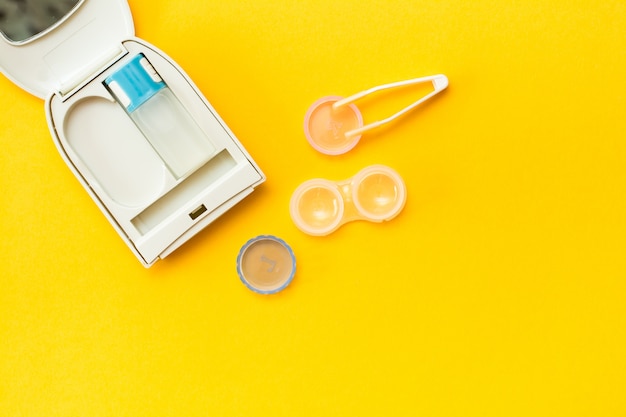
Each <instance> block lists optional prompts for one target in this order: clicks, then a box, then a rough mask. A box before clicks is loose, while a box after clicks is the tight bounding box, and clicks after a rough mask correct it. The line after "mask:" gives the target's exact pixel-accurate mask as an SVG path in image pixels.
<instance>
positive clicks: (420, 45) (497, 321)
mask: <svg viewBox="0 0 626 417" xmlns="http://www.w3.org/2000/svg"><path fill="white" fill-rule="evenodd" d="M130 6H131V9H132V12H133V15H134V19H135V24H136V33H137V36H139V37H141V38H143V39H145V40H147V41H148V42H150V43H152V44H154V45H156V46H158V47H159V48H161V49H163V50H164V51H165V52H166V53H168V54H169V55H170V56H171V57H172V58H173V59H174V60H175V61H176V62H178V63H179V64H180V65H181V66H182V67H183V68H184V69H185V70H186V71H187V72H188V74H189V75H190V76H191V77H192V79H193V80H194V81H195V82H196V83H197V85H198V86H199V88H200V89H201V90H202V91H203V93H204V94H205V95H206V96H207V98H208V99H209V101H210V102H211V103H212V104H213V105H214V106H215V108H216V109H217V110H218V111H219V112H220V114H221V116H222V117H223V118H224V119H225V121H226V122H227V123H228V124H229V126H230V127H231V128H232V130H233V131H234V132H235V133H236V135H237V136H238V137H239V138H240V140H241V141H242V142H243V144H244V146H245V147H246V148H247V150H248V151H249V152H250V153H251V155H252V156H253V157H254V159H255V160H256V161H257V162H258V163H259V165H260V166H261V168H262V169H263V170H264V172H265V173H266V174H267V177H268V181H267V182H266V183H265V184H264V185H263V186H262V187H260V188H259V190H258V191H256V192H255V193H254V194H253V195H252V196H250V197H249V198H248V199H246V200H245V202H244V203H242V204H240V205H239V206H237V207H236V208H235V209H233V210H232V211H230V212H228V213H227V214H226V215H225V216H224V217H222V218H221V219H219V220H218V221H217V222H216V223H215V224H213V225H212V226H210V227H209V228H208V229H206V230H205V231H203V232H202V233H201V234H200V235H198V236H197V237H196V238H194V239H193V240H192V241H191V242H189V243H188V244H186V245H185V246H183V247H182V248H181V249H179V250H178V251H177V252H175V253H174V254H173V255H171V256H170V257H168V258H166V259H165V260H163V261H160V262H158V263H157V264H156V265H155V266H154V267H152V268H151V269H147V270H146V269H144V268H143V267H142V266H141V265H140V264H139V262H138V261H137V260H136V259H135V258H134V256H133V255H132V253H131V252H130V251H129V250H128V248H127V247H126V246H125V244H124V243H123V242H122V240H121V239H120V238H119V237H118V236H117V234H116V233H115V232H114V230H113V228H112V227H111V226H110V225H109V224H108V222H107V221H106V219H105V218H104V216H103V215H102V214H101V213H100V212H99V210H98V209H97V207H96V205H95V204H94V203H93V202H92V201H91V200H90V198H89V196H88V195H87V193H86V192H85V191H84V190H83V189H82V188H81V186H80V185H79V183H78V181H77V180H76V179H75V178H74V177H73V176H72V174H71V172H70V171H69V169H68V168H67V167H66V166H65V165H64V163H63V162H62V160H61V158H60V156H59V154H58V153H57V151H56V149H55V147H54V144H53V142H52V139H51V138H50V134H49V132H48V129H47V126H46V122H45V117H44V109H43V103H42V102H41V101H40V100H39V99H37V98H34V97H31V96H29V95H28V94H27V93H25V92H22V91H21V90H20V89H19V88H18V87H16V86H14V85H13V84H11V83H10V82H9V81H7V79H6V78H4V77H0V109H2V111H1V112H0V144H1V145H2V149H1V151H0V189H1V192H0V219H1V220H0V227H1V228H0V232H1V236H2V239H1V240H0V415H1V416H257V415H258V416H265V415H267V416H358V415H368V416H369V415H372V416H393V415H403V416H404V415H416V416H431V417H432V416H557V415H558V416H624V415H626V351H625V347H626V302H625V301H626V296H625V292H626V284H625V282H624V278H625V277H626V257H625V256H624V251H625V249H626V220H625V219H626V191H625V190H626V166H625V161H626V140H625V137H624V131H625V130H626V117H625V115H624V113H625V112H624V110H625V105H626V103H625V100H626V80H625V74H626V72H625V68H626V36H625V35H624V30H625V28H626V4H625V3H624V2H622V1H619V0H608V1H602V2H600V1H597V2H591V1H572V0H568V1H565V0H558V1H556V0H555V1H549V2H546V1H536V0H530V1H495V0H492V1H488V0H477V1H461V0H445V1H430V2H418V1H380V0H379V1H377V0H359V1H330V0H316V1H295V0H291V1H289V0H276V1H245V0H233V1H206V0H189V1H184V2H183V1H180V2H178V1H166V0H131V1H130ZM436 73H444V74H446V75H447V76H448V77H449V79H450V87H449V89H448V90H446V91H445V92H444V93H443V94H442V95H440V96H438V98H437V99H434V100H432V101H430V102H428V103H427V104H426V105H424V106H423V107H421V108H420V109H418V110H416V111H414V112H413V113H411V114H410V115H409V116H407V117H405V118H404V119H403V120H402V121H401V122H399V123H396V124H394V125H393V126H392V127H390V128H388V129H384V130H382V131H379V132H377V133H376V134H369V135H365V136H364V137H363V139H362V140H361V143H360V144H359V145H358V146H357V147H356V148H355V149H354V150H353V151H352V152H351V153H349V154H347V155H344V156H340V157H329V156H325V155H322V154H319V153H317V152H316V151H314V150H313V149H312V148H311V147H310V146H309V145H308V143H307V142H306V140H305V138H304V135H303V131H302V120H303V117H304V114H305V112H306V111H307V109H308V107H309V105H310V104H311V103H313V102H314V101H315V100H317V99H318V98H320V97H322V96H325V95H329V94H337V95H343V96H347V95H350V94H353V93H356V92H358V91H361V90H364V89H366V88H369V87H372V86H375V85H379V84H384V83H388V82H393V81H399V80H404V79H408V78H414V77H419V76H423V75H429V74H436ZM416 91H417V90H415V91H412V90H411V89H408V91H406V92H398V93H397V94H394V93H392V94H389V95H384V97H383V96H381V97H380V99H379V100H376V99H375V100H366V101H364V102H362V103H359V104H360V108H361V110H362V112H363V114H364V118H365V119H366V120H370V121H373V120H377V119H378V118H380V117H384V116H387V115H389V114H391V112H393V111H394V110H397V109H399V108H400V107H402V106H403V105H405V104H407V103H409V102H410V101H412V100H414V99H415V98H416V96H413V95H412V94H411V93H415V92H416ZM374 163H381V164H386V165H389V166H391V167H393V168H395V169H396V170H397V171H398V172H399V173H400V174H401V175H402V176H403V178H404V179H405V181H406V184H407V188H408V193H409V198H408V202H407V205H406V207H405V209H404V211H403V212H402V213H401V215H400V216H399V217H397V218H396V219H394V220H393V221H391V222H389V223H385V224H373V223H367V222H354V223H348V224H346V225H344V226H343V227H342V228H341V229H339V230H338V231H337V232H335V233H334V234H332V235H329V236H327V237H322V238H319V237H310V236H307V235H304V234H303V233H301V232H300V231H299V230H297V229H296V228H295V226H294V225H293V223H292V222H291V220H290V217H289V211H288V204H289V199H290V197H291V193H292V191H293V190H294V189H295V188H296V187H297V186H298V185H299V184H300V183H301V182H303V181H305V180H307V179H310V178H314V177H322V178H328V179H333V180H339V179H344V178H348V177H350V176H352V175H354V174H355V173H356V172H357V171H358V170H360V169H361V168H363V167H365V166H367V165H370V164H374ZM259 234H274V235H278V236H280V237H282V238H283V239H285V240H286V241H288V242H289V243H290V244H291V246H292V248H293V250H294V252H295V253H296V257H297V262H298V270H297V274H296V277H295V279H294V281H293V283H292V285H291V286H290V287H288V288H287V289H286V290H285V291H283V292H282V293H280V294H278V295H275V296H260V295H257V294H254V293H252V292H251V291H249V290H248V289H246V288H245V287H244V286H243V285H242V284H241V282H240V281H239V278H238V276H237V274H236V270H235V259H236V256H237V253H238V251H239V249H240V247H241V246H242V245H243V244H244V243H245V242H246V241H247V240H248V239H249V238H251V237H254V236H256V235H259Z"/></svg>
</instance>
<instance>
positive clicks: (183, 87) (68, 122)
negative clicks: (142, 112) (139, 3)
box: [0, 0, 265, 267]
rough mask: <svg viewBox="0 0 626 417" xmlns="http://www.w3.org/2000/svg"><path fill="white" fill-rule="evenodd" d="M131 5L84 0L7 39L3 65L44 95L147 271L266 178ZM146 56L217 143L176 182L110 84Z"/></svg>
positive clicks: (57, 129) (83, 172) (68, 154)
mask: <svg viewBox="0 0 626 417" xmlns="http://www.w3.org/2000/svg"><path fill="white" fill-rule="evenodd" d="M133 35H134V26H133V22H132V17H131V14H130V9H129V7H128V3H127V2H126V0H82V1H81V2H79V4H78V6H77V7H76V8H75V9H74V10H73V11H72V12H71V13H70V14H69V15H68V16H66V17H65V18H64V19H63V20H61V21H60V23H58V24H57V25H56V26H53V27H52V28H51V29H49V30H48V31H46V32H44V33H43V34H41V35H38V36H36V37H34V38H32V39H29V40H27V41H24V42H19V43H16V42H11V41H9V40H7V39H6V38H4V37H3V39H0V69H1V70H2V72H3V73H4V74H5V75H6V76H7V77H8V78H10V79H11V80H12V81H13V82H15V83H16V84H18V85H19V86H20V87H22V88H23V89H25V90H27V91H29V92H30V93H32V94H34V95H36V96H38V97H41V98H44V97H45V108H46V116H47V120H48V125H49V127H50V132H51V134H52V138H53V140H54V142H55V144H56V146H57V148H58V150H59V152H60V154H61V156H62V157H63V159H64V160H65V162H66V163H67V165H68V166H69V167H70V169H71V170H72V172H73V173H74V175H75V176H76V178H78V180H79V181H80V183H81V184H82V185H83V187H84V188H85V190H86V191H87V192H88V193H89V194H90V195H91V197H92V198H93V200H94V201H95V202H96V204H97V205H98V207H100V209H101V210H102V212H103V213H104V215H105V216H106V217H107V219H108V220H109V222H110V223H111V224H112V225H113V226H114V228H115V229H116V230H117V232H118V233H119V235H120V236H121V237H122V239H123V240H124V241H125V242H126V243H127V245H128V246H129V247H130V249H131V250H132V251H133V252H134V253H135V255H136V256H137V258H138V259H139V260H140V261H141V262H142V264H143V265H145V266H147V267H148V266H150V265H152V264H153V263H154V262H156V261H157V260H158V259H160V258H164V257H165V256H167V255H168V254H170V253H171V252H173V251H174V250H175V249H177V248H178V247H179V246H180V245H182V244H183V243H184V242H186V241H187V240H189V239H190V238H191V237H192V236H194V235H195V234H196V233H198V232H199V231H200V230H202V229H203V228H204V227H206V226H207V225H208V224H210V223H211V222H212V221H214V220H215V219H216V218H217V217H219V216H220V215H221V214H223V213H224V212H226V211H227V210H228V209H229V208H231V207H233V206H234V205H235V204H237V203H238V202H239V201H241V200H242V199H243V198H244V197H246V196H247V195H249V194H250V193H251V192H252V191H253V190H254V188H255V187H256V186H258V185H259V184H261V183H262V182H264V181H265V176H264V174H263V173H262V172H261V170H260V169H259V167H258V166H257V165H256V163H255V162H254V161H253V160H252V158H251V157H250V155H248V153H247V152H246V151H245V149H244V148H243V147H242V145H241V144H240V142H239V141H238V140H237V138H236V137H235V136H234V134H233V133H232V132H231V131H230V129H229V128H228V127H227V126H226V124H225V123H224V122H223V121H222V119H221V118H220V117H219V115H218V114H217V113H216V112H215V110H214V109H213V107H212V106H211V105H210V104H209V103H208V102H207V100H206V99H205V98H204V96H203V95H202V93H201V92H200V91H199V90H198V88H197V87H196V86H195V85H194V84H193V82H192V81H191V80H190V79H189V78H188V77H187V75H186V74H185V73H184V72H183V70H182V69H181V68H180V67H179V66H178V65H177V64H176V63H175V62H173V61H172V60H171V59H170V58H169V57H167V56H166V55H165V54H164V53H163V52H161V51H160V50H158V49H157V48H155V47H154V46H152V45H150V44H148V43H146V42H145V41H142V40H141V39H138V38H136V37H134V36H133ZM137 54H143V55H145V57H146V58H147V59H148V60H149V62H150V63H151V64H152V66H153V67H154V69H155V70H156V71H157V72H158V74H159V75H160V77H161V78H162V79H163V81H164V82H165V83H166V84H167V85H168V86H169V88H170V89H171V91H172V93H173V94H174V95H175V96H176V97H177V99H178V100H179V101H180V103H181V104H182V105H183V106H184V108H185V109H186V110H187V112H188V113H189V114H190V115H191V116H192V118H193V119H194V120H195V122H196V123H197V124H198V125H199V126H200V128H201V129H202V130H203V131H204V133H205V134H206V135H207V136H208V137H210V139H211V142H212V143H213V145H214V146H215V147H216V151H215V153H214V154H213V156H212V157H211V158H210V159H209V160H208V162H206V163H204V164H203V165H202V166H200V167H199V168H197V169H196V170H194V171H193V172H191V173H189V174H187V175H185V176H183V177H181V178H176V177H175V176H173V175H172V173H171V172H170V171H169V170H168V169H167V167H166V166H165V163H164V162H163V160H162V159H161V158H160V157H159V155H158V154H157V152H155V150H154V149H153V148H152V147H151V146H150V145H149V143H148V142H147V141H146V139H145V137H144V136H143V134H142V133H141V131H140V130H139V129H138V128H137V126H136V125H135V124H134V123H133V121H132V120H131V118H130V117H129V115H128V114H127V113H126V111H125V110H124V109H123V107H122V106H120V105H119V103H117V102H116V101H115V99H114V97H113V96H112V94H111V93H110V92H109V90H108V89H107V88H106V87H105V86H104V84H103V82H104V80H105V79H106V77H107V76H109V75H110V74H112V73H114V72H115V71H116V70H118V69H119V68H121V67H123V66H124V65H125V63H127V62H128V61H129V60H130V59H132V58H133V57H135V56H136V55H137Z"/></svg>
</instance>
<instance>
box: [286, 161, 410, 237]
mask: <svg viewBox="0 0 626 417" xmlns="http://www.w3.org/2000/svg"><path fill="white" fill-rule="evenodd" d="M405 203H406V186H405V184H404V181H403V180H402V177H400V175H399V174H398V173H397V172H396V171H394V170H393V169H391V168H389V167H387V166H384V165H372V166H369V167H367V168H364V169H362V170H361V171H359V172H358V173H357V174H356V175H355V176H353V177H352V178H349V179H347V180H344V181H329V180H326V179H312V180H309V181H306V182H304V183H303V184H301V185H300V186H299V187H298V188H297V189H296V190H295V191H294V193H293V195H292V197H291V202H290V207H289V210H290V214H291V218H292V220H293V222H294V223H295V225H296V226H297V227H298V228H299V229H300V230H302V231H303V232H304V233H307V234H309V235H313V236H324V235H328V234H330V233H332V232H334V231H335V230H337V229H338V228H339V227H340V226H341V225H343V224H345V223H347V222H349V221H353V220H368V221H371V222H382V221H386V220H391V219H393V218H394V217H396V216H397V215H398V214H399V213H400V212H401V211H402V209H403V208H404V205H405Z"/></svg>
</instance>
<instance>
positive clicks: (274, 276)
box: [237, 235, 296, 294]
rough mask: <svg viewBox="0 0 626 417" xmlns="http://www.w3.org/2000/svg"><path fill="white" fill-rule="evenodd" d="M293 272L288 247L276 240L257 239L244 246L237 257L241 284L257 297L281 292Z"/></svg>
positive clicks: (264, 236) (292, 255)
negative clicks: (255, 293)
mask: <svg viewBox="0 0 626 417" xmlns="http://www.w3.org/2000/svg"><path fill="white" fill-rule="evenodd" d="M295 272H296V258H295V256H294V254H293V251H292V250H291V247H290V246H289V245H288V244H287V243H286V242H285V241H284V240H282V239H279V238H277V237H276V236H271V235H263V236H257V237H255V238H253V239H250V240H249V241H248V242H246V244H245V245H243V247H242V248H241V250H240V251H239V256H237V273H238V274H239V278H241V281H242V282H243V283H244V284H245V285H246V286H247V287H248V288H249V289H251V290H252V291H254V292H257V293H259V294H274V293H277V292H279V291H281V290H283V289H284V288H285V287H287V285H289V283H290V282H291V280H292V279H293V276H294V274H295Z"/></svg>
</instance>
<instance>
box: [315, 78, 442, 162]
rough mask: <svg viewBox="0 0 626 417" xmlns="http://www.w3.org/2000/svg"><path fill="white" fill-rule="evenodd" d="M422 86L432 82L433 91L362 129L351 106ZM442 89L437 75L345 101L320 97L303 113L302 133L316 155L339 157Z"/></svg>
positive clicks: (389, 85) (385, 86)
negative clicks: (366, 135) (367, 98)
mask: <svg viewBox="0 0 626 417" xmlns="http://www.w3.org/2000/svg"><path fill="white" fill-rule="evenodd" d="M426 82H432V84H433V88H434V90H433V91H432V92H430V93H428V94H426V95H425V96H423V97H422V98H420V99H419V100H417V101H415V102H414V103H412V104H410V105H409V106H407V107H405V108H404V109H402V110H400V111H399V112H397V113H395V114H393V115H392V116H390V117H387V118H385V119H383V120H379V121H377V122H373V123H369V124H367V125H365V126H364V125H363V116H362V115H361V112H360V111H359V109H358V108H357V107H356V106H355V105H354V104H352V103H353V102H355V101H357V100H359V99H361V98H363V97H365V96H367V95H370V94H372V93H375V92H377V91H381V90H388V89H391V88H399V87H405V86H409V85H413V84H420V83H426ZM446 87H448V78H447V77H446V76H445V75H441V74H439V75H432V76H428V77H422V78H414V79H411V80H405V81H398V82H395V83H391V84H384V85H380V86H377V87H373V88H370V89H368V90H365V91H362V92H360V93H357V94H354V95H352V96H350V97H347V98H342V97H338V96H329V97H324V98H321V99H319V100H317V101H316V102H315V103H313V105H311V107H310V108H309V110H308V111H307V113H306V116H305V118H304V133H305V135H306V138H307V140H308V141H309V143H310V144H311V146H313V148H315V149H317V150H318V151H319V152H322V153H324V154H327V155H339V154H343V153H346V152H348V151H349V150H351V149H352V148H354V147H355V146H356V144H357V143H358V142H359V140H360V139H361V135H362V134H363V133H364V132H366V131H368V130H371V129H374V128H377V127H380V126H382V125H384V124H387V123H389V122H391V121H393V120H396V119H397V118H399V117H401V116H403V115H404V114H406V113H408V112H409V111H411V110H413V109H414V108H415V107H417V106H419V105H420V104H422V103H423V102H425V101H426V100H428V99H429V98H431V97H433V96H435V95H436V94H438V93H439V92H441V91H443V90H444V89H445V88H446Z"/></svg>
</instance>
